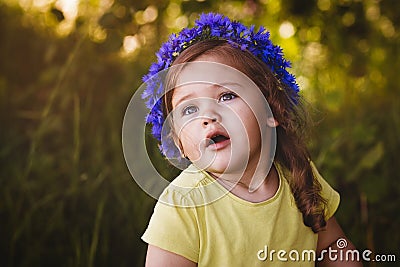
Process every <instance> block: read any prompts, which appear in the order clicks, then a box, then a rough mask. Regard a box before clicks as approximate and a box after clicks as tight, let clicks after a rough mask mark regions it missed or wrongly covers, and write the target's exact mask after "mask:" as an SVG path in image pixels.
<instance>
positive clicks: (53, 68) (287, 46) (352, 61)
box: [0, 0, 400, 267]
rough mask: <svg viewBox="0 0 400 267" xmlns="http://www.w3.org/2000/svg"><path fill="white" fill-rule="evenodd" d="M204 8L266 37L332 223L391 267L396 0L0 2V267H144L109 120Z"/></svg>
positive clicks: (395, 197) (399, 23) (398, 129)
mask: <svg viewBox="0 0 400 267" xmlns="http://www.w3.org/2000/svg"><path fill="white" fill-rule="evenodd" d="M206 11H219V12H222V13H225V14H226V15H228V16H229V17H231V18H233V19H238V20H240V21H242V22H244V23H246V24H250V23H252V24H256V25H265V26H266V27H267V28H268V29H269V30H270V31H271V36H272V39H273V40H274V42H276V43H278V44H280V45H281V46H282V47H283V49H284V52H285V54H286V55H287V58H288V59H290V60H291V61H292V63H293V72H294V73H295V74H296V76H297V78H298V82H299V84H300V86H301V88H302V94H303V95H304V97H305V98H306V99H307V100H308V102H310V104H311V105H312V107H313V108H312V109H311V113H312V115H313V118H314V120H315V121H316V125H315V127H313V129H312V131H311V138H310V139H309V147H310V150H311V152H312V156H313V160H314V161H315V163H316V164H317V166H318V167H319V169H320V172H321V173H322V174H323V175H324V177H325V178H326V179H327V180H328V181H329V182H330V183H331V184H332V185H333V186H334V187H335V188H336V189H337V190H338V191H339V192H340V193H341V206H340V209H339V211H338V212H337V214H336V216H337V218H338V220H339V221H340V223H341V225H342V226H343V228H344V230H345V232H346V233H347V234H348V235H349V237H350V238H351V239H352V240H353V242H354V243H355V244H356V246H357V247H358V248H360V249H365V248H369V249H371V250H372V251H374V252H376V253H383V254H396V256H397V264H392V266H398V264H400V263H399V262H400V250H399V247H400V231H399V228H400V203H399V199H400V198H399V192H400V181H399V180H400V174H399V171H398V168H399V167H400V160H399V153H400V141H399V139H400V101H399V99H400V85H399V84H400V53H399V52H400V51H399V49H400V38H399V37H400V1H397V0H382V1H379V0H366V1H360V0H307V1H306V0H303V1H299V0H280V1H279V0H247V1H242V0H237V1H231V0H226V1H207V0H205V1H204V0H203V1H199V0H198V1H194V0H187V1H182V0H173V1H167V0H154V1H146V0H143V1H139V0H133V1H128V0H87V1H86V0H58V1H55V0H2V1H1V3H0V38H1V39H0V40H1V41H0V109H1V112H0V140H1V143H0V163H1V167H0V265H1V266H89V267H92V266H142V265H143V263H144V258H145V250H146V246H145V244H144V243H143V242H142V241H141V240H140V236H141V234H142V233H143V231H144V229H145V227H146V225H147V222H148V220H149V217H150V215H151V212H152V208H153V205H154V203H155V200H153V199H152V198H150V197H149V196H147V195H146V194H145V193H143V192H142V191H141V189H140V188H139V187H138V186H137V185H136V184H135V182H134V181H133V179H132V178H131V176H130V174H129V172H128V170H127V167H126V165H125V162H124V158H123V156H122V146H121V126H122V119H123V115H124V111H125V108H126V106H127V104H128V102H129V100H130V97H131V96H132V94H133V93H134V92H135V90H136V88H138V87H139V85H140V84H141V77H142V76H143V75H144V74H145V73H146V69H147V68H148V67H149V65H150V63H151V62H152V61H154V60H155V56H154V53H155V52H156V50H158V47H159V46H160V44H161V43H162V42H164V41H165V40H166V38H167V36H168V34H169V33H171V32H173V31H177V30H179V29H181V28H182V27H186V26H188V25H189V26H190V25H192V24H193V21H194V19H195V18H196V17H197V15H198V14H199V13H201V12H206ZM154 151H156V149H154ZM156 161H161V160H160V158H158V159H156ZM162 171H164V172H166V173H168V169H167V168H165V169H164V170H162ZM238 256H240V252H238ZM389 265H390V264H382V265H379V264H377V263H371V264H369V265H367V266H389Z"/></svg>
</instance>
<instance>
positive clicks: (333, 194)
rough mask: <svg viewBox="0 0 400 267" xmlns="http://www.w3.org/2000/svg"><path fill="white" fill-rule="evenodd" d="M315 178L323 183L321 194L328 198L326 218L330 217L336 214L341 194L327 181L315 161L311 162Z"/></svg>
mask: <svg viewBox="0 0 400 267" xmlns="http://www.w3.org/2000/svg"><path fill="white" fill-rule="evenodd" d="M311 167H312V169H313V172H314V175H315V178H316V179H317V181H318V182H319V183H320V184H321V196H322V197H323V198H324V199H325V200H326V209H325V218H326V220H328V219H330V218H331V217H332V216H333V214H335V212H336V210H337V208H338V207H339V203H340V195H339V193H338V192H337V191H335V190H334V189H333V188H332V187H331V186H330V185H329V184H328V182H327V181H325V179H324V178H323V177H322V176H321V174H320V173H319V172H318V170H317V168H316V167H315V165H314V163H313V162H311Z"/></svg>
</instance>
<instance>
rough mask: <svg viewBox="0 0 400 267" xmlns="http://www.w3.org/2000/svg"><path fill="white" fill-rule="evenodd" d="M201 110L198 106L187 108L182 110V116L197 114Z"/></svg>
mask: <svg viewBox="0 0 400 267" xmlns="http://www.w3.org/2000/svg"><path fill="white" fill-rule="evenodd" d="M198 110H199V108H198V107H196V106H187V107H185V108H184V109H183V110H182V115H184V116H185V115H190V114H193V113H195V112H197V111H198Z"/></svg>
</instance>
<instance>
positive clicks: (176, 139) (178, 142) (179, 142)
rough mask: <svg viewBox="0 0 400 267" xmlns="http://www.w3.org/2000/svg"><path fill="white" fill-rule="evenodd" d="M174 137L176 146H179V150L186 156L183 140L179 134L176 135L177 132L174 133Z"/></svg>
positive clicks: (183, 156)
mask: <svg viewBox="0 0 400 267" xmlns="http://www.w3.org/2000/svg"><path fill="white" fill-rule="evenodd" d="M172 138H173V140H174V143H175V146H176V147H177V148H178V150H179V152H180V153H181V157H182V158H185V157H186V155H185V152H184V151H183V146H182V142H181V140H180V139H179V138H178V136H176V134H173V137H172Z"/></svg>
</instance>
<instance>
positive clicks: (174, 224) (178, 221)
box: [142, 201, 200, 262]
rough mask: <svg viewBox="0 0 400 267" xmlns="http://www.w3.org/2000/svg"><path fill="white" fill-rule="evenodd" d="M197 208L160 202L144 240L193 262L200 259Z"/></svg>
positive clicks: (143, 237)
mask: <svg viewBox="0 0 400 267" xmlns="http://www.w3.org/2000/svg"><path fill="white" fill-rule="evenodd" d="M196 218H197V217H196V208H193V207H178V206H173V205H169V204H165V203H162V202H160V201H159V202H158V203H157V204H156V206H155V208H154V212H153V215H152V217H151V219H150V222H149V225H148V227H147V229H146V231H145V232H144V234H143V236H142V240H143V241H144V242H146V243H148V244H150V245H153V246H156V247H159V248H161V249H164V250H167V251H170V252H173V253H175V254H178V255H181V256H183V257H185V258H187V259H189V260H191V261H193V262H198V257H199V247H200V241H199V231H198V227H197V225H198V224H197V220H196Z"/></svg>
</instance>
